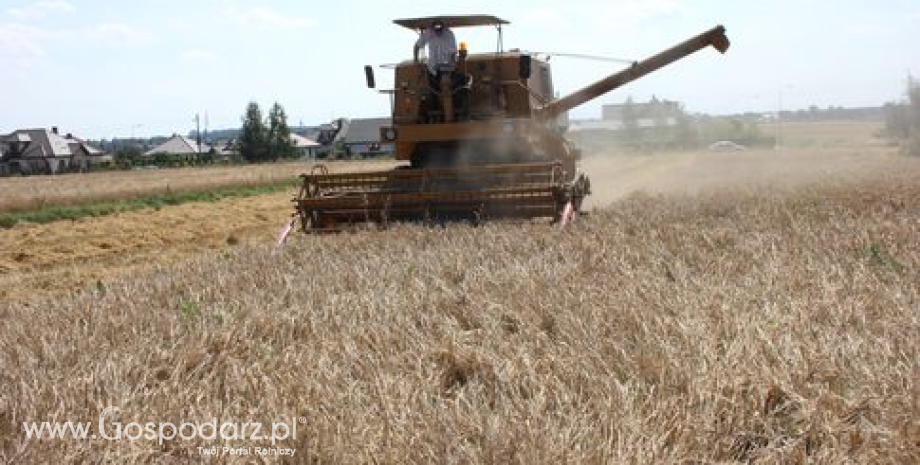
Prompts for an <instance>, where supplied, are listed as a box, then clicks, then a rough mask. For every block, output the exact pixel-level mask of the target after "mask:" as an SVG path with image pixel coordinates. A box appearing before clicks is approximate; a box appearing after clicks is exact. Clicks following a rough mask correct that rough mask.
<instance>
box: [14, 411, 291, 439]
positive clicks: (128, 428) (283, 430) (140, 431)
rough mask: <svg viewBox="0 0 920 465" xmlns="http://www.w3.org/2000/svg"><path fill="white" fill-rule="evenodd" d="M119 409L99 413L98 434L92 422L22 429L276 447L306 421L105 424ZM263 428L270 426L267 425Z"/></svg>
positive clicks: (53, 435) (32, 433) (41, 435)
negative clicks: (259, 443) (245, 442)
mask: <svg viewBox="0 0 920 465" xmlns="http://www.w3.org/2000/svg"><path fill="white" fill-rule="evenodd" d="M119 412H121V409H119V408H118V407H106V408H105V410H103V411H102V413H101V414H99V424H98V429H97V431H96V432H93V429H92V426H93V423H92V422H86V423H84V422H70V421H68V422H65V423H59V422H47V421H45V422H41V423H36V422H32V423H29V422H23V423H22V427H23V428H24V429H25V431H26V437H27V438H29V439H64V438H66V437H68V436H69V437H72V438H73V439H84V440H86V439H90V440H92V439H104V440H107V441H118V440H128V441H137V440H140V439H145V440H147V441H154V440H155V441H157V444H163V442H164V441H172V440H175V439H180V440H183V441H191V440H194V439H204V440H215V439H218V438H220V439H223V440H227V441H232V440H249V441H269V440H270V441H271V444H272V445H273V446H274V445H275V444H276V442H277V441H284V440H288V439H290V440H294V441H296V440H297V425H298V423H299V424H301V425H303V424H305V423H306V422H307V419H306V418H304V417H300V418H295V417H291V420H290V422H274V423H270V425H271V426H270V427H269V426H265V427H263V423H261V422H253V421H249V422H245V423H243V422H224V423H220V424H218V423H217V418H212V419H211V421H207V422H204V423H193V422H184V423H181V424H179V425H178V426H177V425H176V424H175V423H172V422H160V423H154V422H145V423H143V424H141V423H138V422H131V423H128V424H126V425H122V424H121V423H120V422H117V421H110V422H108V423H106V415H109V414H112V413H119ZM264 425H269V423H265V424H264Z"/></svg>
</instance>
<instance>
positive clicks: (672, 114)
mask: <svg viewBox="0 0 920 465" xmlns="http://www.w3.org/2000/svg"><path fill="white" fill-rule="evenodd" d="M683 116H684V108H683V105H682V104H681V103H680V102H675V101H671V100H658V98H656V97H652V99H651V100H650V101H648V102H635V103H633V102H625V103H618V104H608V105H604V106H603V107H601V119H599V120H597V119H594V120H578V121H571V122H570V125H569V130H570V131H573V132H578V131H614V132H618V131H623V130H625V129H629V128H630V127H631V128H635V129H639V130H646V131H648V130H655V129H660V128H670V127H674V126H676V125H677V124H678V122H679V121H680V118H681V117H683Z"/></svg>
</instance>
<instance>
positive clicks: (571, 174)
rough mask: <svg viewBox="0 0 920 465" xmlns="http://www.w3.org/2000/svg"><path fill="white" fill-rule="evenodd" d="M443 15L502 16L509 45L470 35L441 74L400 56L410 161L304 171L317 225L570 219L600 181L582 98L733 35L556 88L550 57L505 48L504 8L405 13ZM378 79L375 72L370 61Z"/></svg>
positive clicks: (311, 226)
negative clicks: (581, 161)
mask: <svg viewBox="0 0 920 465" xmlns="http://www.w3.org/2000/svg"><path fill="white" fill-rule="evenodd" d="M435 22H441V23H443V25H444V26H446V27H447V28H451V29H456V28H461V27H467V26H495V27H496V28H497V30H498V34H499V39H498V44H499V47H498V50H499V51H498V52H489V53H476V54H471V53H468V52H467V50H466V45H465V44H464V43H462V42H461V44H460V50H459V53H458V54H457V59H456V64H455V65H454V66H453V67H452V68H450V69H446V70H442V71H443V72H442V73H440V78H435V79H432V78H430V77H429V73H428V71H427V69H426V64H425V63H424V62H415V61H414V60H409V61H404V62H402V63H399V64H397V65H396V66H395V85H394V88H393V89H391V90H385V91H381V92H383V93H388V94H390V95H391V102H392V126H388V127H383V128H380V139H381V140H380V141H381V143H387V144H393V146H394V148H395V157H396V159H397V160H400V161H405V162H408V163H407V164H406V165H405V166H401V167H398V168H396V169H392V170H387V171H377V172H353V173H329V172H328V171H327V170H326V169H325V168H324V167H321V166H320V167H315V168H314V169H313V171H312V172H311V173H309V174H304V175H302V178H303V185H302V187H301V189H300V191H299V194H298V195H297V198H296V199H294V202H295V203H296V209H297V211H296V218H299V220H300V226H301V228H302V229H303V230H304V231H306V232H324V231H336V230H341V229H347V228H350V227H353V226H355V225H358V224H365V223H377V224H380V225H383V226H385V225H386V224H387V223H388V222H390V221H402V220H408V221H441V220H470V221H474V222H478V221H481V220H484V219H488V218H539V217H546V218H552V219H553V220H554V221H559V222H562V224H565V222H567V221H568V220H569V219H570V217H571V215H574V214H575V213H577V212H578V211H579V210H580V208H581V203H582V200H583V199H584V198H585V196H587V195H588V194H589V193H590V183H589V181H588V178H587V177H586V176H585V175H584V174H582V173H579V172H578V170H577V167H576V161H577V159H578V152H577V150H576V149H574V148H573V147H571V146H570V144H569V143H568V142H567V141H566V140H565V138H564V137H563V132H564V127H563V125H562V124H561V123H560V120H561V119H564V118H562V117H563V115H564V114H565V113H566V112H567V111H568V110H570V109H572V108H575V107H577V106H578V105H581V104H583V103H585V102H588V101H590V100H592V99H595V98H597V97H599V96H601V95H603V94H605V93H607V92H610V91H611V90H613V89H616V88H618V87H620V86H622V85H624V84H626V83H628V82H630V81H633V80H635V79H638V78H640V77H642V76H644V75H646V74H648V73H651V72H652V71H655V70H657V69H659V68H662V67H664V66H667V65H669V64H671V63H673V62H675V61H677V60H679V59H681V58H683V57H685V56H687V55H690V54H692V53H694V52H696V51H699V50H701V49H703V48H706V47H708V46H710V45H711V46H713V47H714V48H716V49H717V50H719V51H720V52H723V53H724V52H725V51H726V50H727V49H728V47H729V41H728V38H727V37H726V35H725V28H723V27H722V26H717V27H715V28H713V29H711V30H709V31H707V32H704V33H702V34H700V35H698V36H696V37H693V38H691V39H689V40H687V41H685V42H682V43H680V44H678V45H676V46H674V47H672V48H670V49H668V50H665V51H663V52H661V53H659V54H657V55H654V56H652V57H650V58H647V59H645V60H642V61H638V62H635V63H633V64H632V66H630V67H628V68H626V69H624V70H622V71H620V72H617V73H614V74H611V75H610V76H607V77H605V78H604V79H601V80H599V81H597V82H595V83H593V84H591V85H589V86H587V87H585V88H583V89H581V90H578V91H576V92H573V93H571V94H569V95H566V96H565V97H562V98H559V99H555V98H553V96H554V91H553V83H552V76H551V74H550V66H549V63H548V62H547V61H544V60H540V59H538V58H536V57H534V56H531V55H530V54H528V53H526V52H522V51H519V50H511V51H503V50H502V49H501V44H502V39H501V28H502V26H503V25H505V24H508V22H507V21H505V20H502V19H499V18H496V17H494V16H484V15H476V16H438V17H428V18H415V19H402V20H396V21H395V23H396V24H398V25H401V26H404V27H406V28H409V29H411V30H413V31H418V32H419V33H422V32H423V31H424V30H425V29H427V28H429V27H431V26H432V25H433V24H434V23H435ZM365 71H366V73H367V81H368V86H369V87H371V88H373V87H375V85H374V74H373V70H372V68H371V67H369V66H368V67H366V68H365Z"/></svg>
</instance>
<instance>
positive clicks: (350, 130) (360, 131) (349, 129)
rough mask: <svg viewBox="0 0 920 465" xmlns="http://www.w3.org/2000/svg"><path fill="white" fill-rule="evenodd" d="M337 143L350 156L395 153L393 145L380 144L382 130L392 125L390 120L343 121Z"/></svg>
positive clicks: (359, 119)
mask: <svg viewBox="0 0 920 465" xmlns="http://www.w3.org/2000/svg"><path fill="white" fill-rule="evenodd" d="M341 121H342V124H341V127H340V128H339V132H338V134H336V137H335V142H336V143H341V144H342V145H344V147H345V149H346V151H347V153H348V154H349V155H353V156H354V155H360V156H362V157H368V156H375V155H387V154H393V153H394V151H395V150H394V149H395V148H394V147H393V144H392V143H382V142H380V128H382V127H388V126H391V125H392V122H391V120H390V118H355V119H343V120H341Z"/></svg>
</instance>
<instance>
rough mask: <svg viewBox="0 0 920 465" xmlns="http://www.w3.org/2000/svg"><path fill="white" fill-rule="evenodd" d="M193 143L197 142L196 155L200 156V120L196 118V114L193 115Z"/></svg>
mask: <svg viewBox="0 0 920 465" xmlns="http://www.w3.org/2000/svg"><path fill="white" fill-rule="evenodd" d="M195 139H197V140H196V141H195V142H197V143H198V144H197V145H198V147H197V152H198V155H201V118H200V117H199V116H198V113H195Z"/></svg>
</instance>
